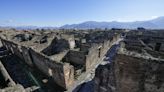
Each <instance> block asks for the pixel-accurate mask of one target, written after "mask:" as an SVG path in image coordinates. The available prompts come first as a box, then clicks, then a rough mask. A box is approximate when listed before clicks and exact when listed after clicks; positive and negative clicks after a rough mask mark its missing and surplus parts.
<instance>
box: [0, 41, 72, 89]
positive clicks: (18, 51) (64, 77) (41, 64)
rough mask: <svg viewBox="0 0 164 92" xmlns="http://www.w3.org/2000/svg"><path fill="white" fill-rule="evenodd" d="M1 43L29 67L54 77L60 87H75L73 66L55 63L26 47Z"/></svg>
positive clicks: (8, 42) (9, 42) (11, 43)
mask: <svg viewBox="0 0 164 92" xmlns="http://www.w3.org/2000/svg"><path fill="white" fill-rule="evenodd" d="M1 41H2V44H3V46H5V47H6V48H7V49H8V50H10V51H11V52H12V53H13V54H15V55H17V56H18V57H19V58H21V59H22V60H24V61H25V62H26V63H27V64H28V65H30V66H33V65H35V66H36V67H37V68H38V69H39V70H41V71H42V72H43V73H44V74H46V75H47V76H49V77H52V78H53V79H54V82H55V83H56V84H58V85H59V86H61V87H63V88H65V89H68V87H69V86H71V85H73V80H74V68H73V66H71V65H69V64H65V63H60V62H56V61H53V60H51V59H50V58H48V56H45V55H44V54H41V53H39V52H36V51H34V50H32V49H30V48H26V47H24V46H23V47H22V46H20V45H17V44H15V43H13V42H11V41H7V40H4V39H1ZM22 52H23V53H22ZM71 80H72V81H71Z"/></svg>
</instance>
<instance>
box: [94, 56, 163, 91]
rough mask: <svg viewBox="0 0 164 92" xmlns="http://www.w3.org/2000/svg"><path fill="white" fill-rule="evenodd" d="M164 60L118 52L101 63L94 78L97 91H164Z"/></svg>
mask: <svg viewBox="0 0 164 92" xmlns="http://www.w3.org/2000/svg"><path fill="white" fill-rule="evenodd" d="M163 71H164V62H163V61H155V60H150V59H143V58H137V57H133V56H127V55H123V54H118V55H117V56H116V59H115V60H114V62H112V63H108V64H106V65H101V66H99V67H98V68H97V70H96V75H95V78H94V82H95V83H94V87H95V88H94V90H95V92H163V90H164V79H163V78H164V72H163Z"/></svg>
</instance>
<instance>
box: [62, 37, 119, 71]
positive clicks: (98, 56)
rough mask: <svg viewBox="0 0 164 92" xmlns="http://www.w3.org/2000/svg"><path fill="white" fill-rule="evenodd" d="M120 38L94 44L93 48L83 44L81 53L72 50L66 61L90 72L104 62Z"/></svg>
mask: <svg viewBox="0 0 164 92" xmlns="http://www.w3.org/2000/svg"><path fill="white" fill-rule="evenodd" d="M119 38H120V35H116V36H113V37H112V39H108V40H105V41H104V42H103V43H92V44H91V46H88V45H87V44H83V45H82V46H81V50H80V51H74V50H70V51H69V52H68V54H67V55H66V56H65V58H64V61H66V62H68V63H71V64H73V65H80V67H83V68H84V70H85V71H88V70H90V69H92V68H93V67H94V66H96V65H97V64H99V63H100V62H101V61H102V59H103V57H104V55H105V54H106V52H107V51H108V49H109V48H110V47H111V46H112V44H113V43H114V42H115V41H117V40H118V39H119ZM75 67H76V66H75Z"/></svg>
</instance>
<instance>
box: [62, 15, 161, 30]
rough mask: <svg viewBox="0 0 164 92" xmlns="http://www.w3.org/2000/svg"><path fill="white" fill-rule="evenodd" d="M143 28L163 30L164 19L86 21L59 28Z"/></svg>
mask: <svg viewBox="0 0 164 92" xmlns="http://www.w3.org/2000/svg"><path fill="white" fill-rule="evenodd" d="M137 27H144V28H148V29H164V17H159V18H156V19H153V20H148V21H135V22H117V21H113V22H96V21H87V22H83V23H80V24H72V25H64V26H62V27H60V28H66V29H71V28H78V29H91V28H137Z"/></svg>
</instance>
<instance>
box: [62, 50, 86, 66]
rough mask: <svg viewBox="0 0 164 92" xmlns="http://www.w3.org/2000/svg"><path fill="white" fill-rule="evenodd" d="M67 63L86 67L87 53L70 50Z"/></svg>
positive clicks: (66, 58) (66, 59)
mask: <svg viewBox="0 0 164 92" xmlns="http://www.w3.org/2000/svg"><path fill="white" fill-rule="evenodd" d="M65 61H66V62H68V63H71V64H75V65H85V62H86V58H85V53H84V52H82V51H74V50H70V51H69V52H68V54H67V55H66V56H65Z"/></svg>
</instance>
